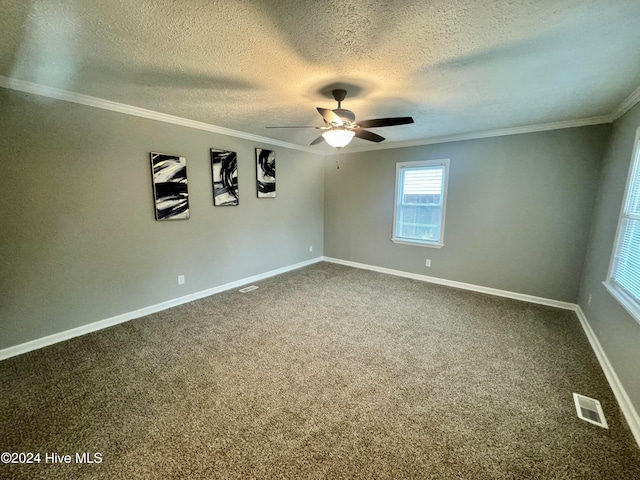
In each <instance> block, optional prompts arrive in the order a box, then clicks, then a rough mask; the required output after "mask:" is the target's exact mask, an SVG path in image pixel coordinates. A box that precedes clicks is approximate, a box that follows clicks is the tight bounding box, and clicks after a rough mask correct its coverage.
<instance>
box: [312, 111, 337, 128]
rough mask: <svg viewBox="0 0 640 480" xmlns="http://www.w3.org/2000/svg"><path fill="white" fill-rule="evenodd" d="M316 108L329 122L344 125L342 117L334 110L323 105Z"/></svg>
mask: <svg viewBox="0 0 640 480" xmlns="http://www.w3.org/2000/svg"><path fill="white" fill-rule="evenodd" d="M316 109H317V110H318V113H319V114H320V115H322V118H324V119H325V121H327V122H328V123H331V124H333V125H337V126H339V127H341V126H342V125H343V122H342V119H341V118H340V117H339V116H338V115H336V114H335V113H334V112H333V110H329V109H328V108H322V107H316Z"/></svg>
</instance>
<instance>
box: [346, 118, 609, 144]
mask: <svg viewBox="0 0 640 480" xmlns="http://www.w3.org/2000/svg"><path fill="white" fill-rule="evenodd" d="M612 122H613V120H612V116H611V115H601V116H599V117H589V118H580V119H576V120H564V121H561V122H552V123H541V124H538V125H525V126H522V127H511V128H502V129H499V130H485V131H481V132H471V133H461V134H459V135H447V136H443V137H431V138H422V139H418V140H408V141H405V142H390V143H385V144H377V145H372V146H371V147H370V146H368V145H362V146H360V147H354V148H349V149H348V150H347V149H346V147H345V150H344V153H356V152H368V151H371V150H385V149H391V148H406V147H418V146H421V145H433V144H436V143H448V142H460V141H462V140H476V139H480V138H491V137H504V136H508V135H519V134H522V133H534V132H545V131H548V130H560V129H562V128H574V127H586V126H589V125H600V124H603V123H612Z"/></svg>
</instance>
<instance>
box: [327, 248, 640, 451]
mask: <svg viewBox="0 0 640 480" xmlns="http://www.w3.org/2000/svg"><path fill="white" fill-rule="evenodd" d="M322 259H323V260H324V261H325V262H330V263H338V264H340V265H346V266H349V267H355V268H361V269H364V270H372V271H374V272H380V273H388V274H390V275H396V276H399V277H405V278H411V279H414V280H420V281H423V282H429V283H437V284H438V285H446V286H449V287H455V288H461V289H464V290H472V291H474V292H481V293H486V294H489V295H496V296H499V297H506V298H513V299H515V300H522V301H524V302H530V303H537V304H540V305H548V306H551V307H558V308H562V309H565V310H573V311H574V312H576V315H577V316H578V319H579V320H580V324H581V325H582V329H583V330H584V333H585V334H586V336H587V338H588V339H589V343H590V344H591V348H592V349H593V351H594V353H595V354H596V358H597V359H598V362H599V363H600V367H601V368H602V371H603V372H604V374H605V376H606V377H607V381H608V382H609V386H610V387H611V390H612V391H613V394H614V396H615V397H616V400H617V401H618V404H619V405H620V410H622V413H623V415H624V417H625V419H626V420H627V423H628V424H629V428H630V429H631V433H632V434H633V436H634V438H635V440H636V443H637V444H638V446H639V447H640V416H639V415H638V412H637V411H636V410H635V408H634V407H633V404H632V403H631V400H630V399H629V396H628V395H627V392H626V391H625V389H624V387H623V386H622V383H621V382H620V379H618V376H617V375H616V372H615V371H614V370H613V366H611V363H609V359H608V358H607V355H606V354H605V353H604V350H603V349H602V346H601V345H600V342H599V341H598V338H597V337H596V335H595V333H594V332H593V330H592V329H591V325H589V322H588V320H587V317H586V316H585V315H584V312H583V311H582V309H581V308H580V306H579V305H577V304H575V303H568V302H560V301H558V300H552V299H549V298H543V297H536V296H533V295H525V294H522V293H516V292H509V291H506V290H498V289H495V288H488V287H482V286H479V285H473V284H470V283H462V282H456V281H453V280H445V279H442V278H437V277H429V276H427V275H420V274H417V273H408V272H403V271H401V270H393V269H390V268H384V267H376V266H375V265H367V264H364V263H357V262H350V261H348V260H340V259H338V258H331V257H323V258H322Z"/></svg>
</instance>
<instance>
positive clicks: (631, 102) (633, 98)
mask: <svg viewBox="0 0 640 480" xmlns="http://www.w3.org/2000/svg"><path fill="white" fill-rule="evenodd" d="M638 102H640V87H638V88H636V89H635V90H634V91H633V92H632V93H631V95H629V96H628V97H627V98H625V99H624V100H623V101H622V103H621V104H620V105H618V108H616V109H615V110H614V111H613V112H611V118H612V120H611V121H612V122H614V121H616V120H617V119H619V118H620V117H621V116H623V115H624V114H625V113H627V112H628V111H629V110H631V109H632V108H633V107H635V106H636V104H637V103H638Z"/></svg>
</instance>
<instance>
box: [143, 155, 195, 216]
mask: <svg viewBox="0 0 640 480" xmlns="http://www.w3.org/2000/svg"><path fill="white" fill-rule="evenodd" d="M150 155H151V169H152V172H153V198H154V200H155V207H156V220H180V219H187V218H189V194H188V192H187V159H186V158H184V157H178V156H176V155H165V154H164V153H154V152H151V154H150Z"/></svg>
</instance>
